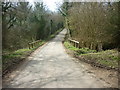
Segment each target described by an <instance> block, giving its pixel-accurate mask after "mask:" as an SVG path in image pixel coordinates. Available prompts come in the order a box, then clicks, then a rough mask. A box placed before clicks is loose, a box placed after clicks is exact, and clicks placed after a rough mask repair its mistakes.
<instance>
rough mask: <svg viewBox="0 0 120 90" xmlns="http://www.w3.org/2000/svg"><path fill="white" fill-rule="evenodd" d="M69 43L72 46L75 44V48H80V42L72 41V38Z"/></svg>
mask: <svg viewBox="0 0 120 90" xmlns="http://www.w3.org/2000/svg"><path fill="white" fill-rule="evenodd" d="M68 41H69V42H70V43H71V44H73V46H74V47H76V48H80V46H79V42H78V41H76V40H72V39H70V38H69V39H68Z"/></svg>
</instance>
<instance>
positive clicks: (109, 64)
mask: <svg viewBox="0 0 120 90" xmlns="http://www.w3.org/2000/svg"><path fill="white" fill-rule="evenodd" d="M64 46H65V47H66V48H67V49H69V50H72V51H74V55H75V56H76V57H77V58H79V59H80V60H83V61H85V62H88V63H90V64H92V65H94V66H99V67H102V68H106V69H115V70H118V60H120V59H119V58H118V51H117V50H115V49H113V50H106V51H101V52H97V51H96V50H90V49H88V48H80V49H79V48H76V47H74V46H73V45H71V44H70V43H69V42H67V41H65V42H64Z"/></svg>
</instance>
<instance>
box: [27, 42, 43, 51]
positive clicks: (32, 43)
mask: <svg viewBox="0 0 120 90" xmlns="http://www.w3.org/2000/svg"><path fill="white" fill-rule="evenodd" d="M40 41H41V40H37V41H34V42H31V43H28V46H29V49H31V48H33V47H35V46H37V45H38V44H39V42H40Z"/></svg>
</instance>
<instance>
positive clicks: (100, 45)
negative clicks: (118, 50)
mask: <svg viewBox="0 0 120 90" xmlns="http://www.w3.org/2000/svg"><path fill="white" fill-rule="evenodd" d="M97 49H98V51H102V50H103V49H102V43H98V47H97Z"/></svg>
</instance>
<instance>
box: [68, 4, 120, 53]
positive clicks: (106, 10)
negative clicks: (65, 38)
mask: <svg viewBox="0 0 120 90" xmlns="http://www.w3.org/2000/svg"><path fill="white" fill-rule="evenodd" d="M68 6H69V9H68V15H67V18H68V23H69V30H70V33H71V37H72V38H73V39H75V40H78V41H79V42H80V46H81V47H88V48H90V49H97V50H98V51H101V50H102V49H107V48H114V47H117V46H118V45H117V44H116V42H115V37H116V34H117V33H116V32H118V30H119V28H118V25H119V22H118V3H117V2H112V3H111V2H106V3H105V2H89V3H87V2H71V3H69V5H68Z"/></svg>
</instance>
